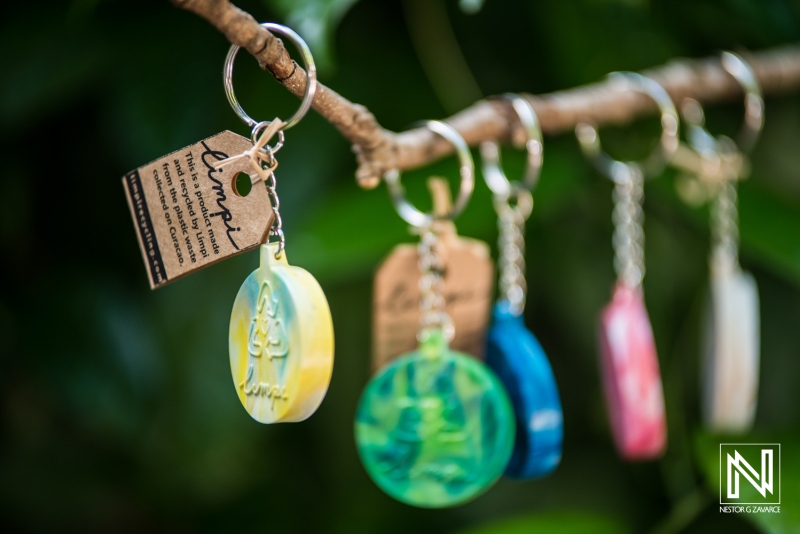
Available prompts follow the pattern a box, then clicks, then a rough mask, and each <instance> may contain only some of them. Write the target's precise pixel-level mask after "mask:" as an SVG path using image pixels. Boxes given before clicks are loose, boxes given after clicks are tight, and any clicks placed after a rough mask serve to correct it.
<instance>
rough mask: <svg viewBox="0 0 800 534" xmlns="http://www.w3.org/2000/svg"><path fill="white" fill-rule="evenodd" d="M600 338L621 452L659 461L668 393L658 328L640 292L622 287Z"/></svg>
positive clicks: (629, 456)
mask: <svg viewBox="0 0 800 534" xmlns="http://www.w3.org/2000/svg"><path fill="white" fill-rule="evenodd" d="M599 337H600V357H601V361H600V363H601V368H602V375H603V386H604V390H605V396H606V404H607V405H608V413H609V418H610V419H611V430H612V434H613V436H614V442H615V444H616V446H617V451H618V452H619V454H620V456H622V457H623V458H625V459H627V460H648V459H653V458H657V457H659V456H661V454H662V453H663V452H664V448H665V447H666V442H667V424H666V416H665V412H664V393H663V390H662V388H661V372H660V371H659V368H658V356H657V355H656V345H655V342H654V341H653V329H652V327H651V326H650V319H649V317H648V316H647V309H646V308H645V306H644V300H643V298H642V293H641V290H640V289H639V288H630V287H628V286H626V285H625V284H624V283H622V282H619V283H618V284H617V286H616V287H615V288H614V295H613V297H612V299H611V302H610V303H609V304H608V305H607V306H606V307H605V308H604V309H603V311H602V313H601V314H600V329H599Z"/></svg>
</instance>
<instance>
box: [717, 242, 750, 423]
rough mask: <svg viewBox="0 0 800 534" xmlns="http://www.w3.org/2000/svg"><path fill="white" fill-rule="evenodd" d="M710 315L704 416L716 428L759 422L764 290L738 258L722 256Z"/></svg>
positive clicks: (718, 262) (718, 257)
mask: <svg viewBox="0 0 800 534" xmlns="http://www.w3.org/2000/svg"><path fill="white" fill-rule="evenodd" d="M711 272H712V274H711V296H710V297H711V298H710V299H709V307H708V310H707V315H706V328H705V351H704V352H705V362H704V366H705V368H704V382H705V387H704V391H703V393H704V396H705V398H704V406H703V407H704V412H705V413H704V416H705V420H706V425H707V426H708V427H709V428H710V429H711V430H713V431H716V432H728V433H741V432H746V431H747V430H749V429H750V427H751V426H752V425H753V420H754V419H755V415H756V404H757V400H758V375H759V372H758V368H759V360H760V358H759V316H758V288H757V286H756V282H755V280H754V279H753V277H752V276H751V275H750V274H748V273H746V272H743V271H742V270H741V268H740V267H739V264H738V262H736V261H735V260H731V259H730V258H728V259H727V261H726V257H725V255H724V254H717V255H716V257H715V258H714V260H713V264H712V270H711Z"/></svg>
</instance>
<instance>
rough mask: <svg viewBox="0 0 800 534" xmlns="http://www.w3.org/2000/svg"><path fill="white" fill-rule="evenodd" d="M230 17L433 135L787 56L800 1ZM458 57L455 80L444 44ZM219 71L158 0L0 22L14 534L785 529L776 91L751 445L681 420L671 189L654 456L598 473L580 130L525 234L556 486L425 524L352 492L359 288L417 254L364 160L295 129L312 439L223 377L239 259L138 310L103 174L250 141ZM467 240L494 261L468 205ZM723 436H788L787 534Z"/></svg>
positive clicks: (8, 15) (375, 5)
mask: <svg viewBox="0 0 800 534" xmlns="http://www.w3.org/2000/svg"><path fill="white" fill-rule="evenodd" d="M353 4H354V5H353ZM240 5H241V7H243V8H244V9H246V10H247V11H249V12H250V13H252V14H253V15H254V16H255V17H256V18H257V19H259V20H264V21H276V22H287V23H289V24H290V25H292V26H294V27H295V28H296V29H298V30H299V31H300V32H301V33H304V34H305V35H306V37H307V39H308V40H309V42H310V43H311V44H312V46H313V48H314V51H315V55H316V57H317V59H318V61H319V63H320V69H321V74H320V79H321V81H322V82H323V83H325V84H327V85H329V86H330V87H332V88H334V89H335V90H337V91H339V92H340V93H342V94H343V95H345V96H346V97H347V98H349V99H350V100H352V101H355V102H359V103H362V104H364V105H366V106H367V107H369V108H370V109H371V110H372V111H373V112H374V113H375V115H376V116H377V117H378V119H379V120H380V122H381V123H382V124H383V125H384V126H386V127H388V128H390V129H394V130H402V129H405V128H407V127H409V125H411V124H413V123H414V122H416V121H418V120H421V119H429V118H443V117H445V116H447V115H448V114H449V113H452V112H454V111H456V110H458V109H460V108H462V107H464V106H465V105H468V104H469V103H471V102H472V101H473V100H475V99H477V98H479V97H480V93H483V94H486V95H490V94H496V93H502V92H507V91H525V92H532V93H543V92H549V91H554V90H559V89H565V88H569V87H572V86H574V85H579V84H583V83H589V82H592V81H595V80H598V79H600V78H601V77H602V76H603V75H604V74H605V73H607V72H609V71H612V70H636V69H642V68H647V67H651V66H655V65H659V64H662V63H664V62H666V61H669V60H670V59H673V58H675V57H702V56H706V55H712V54H715V53H717V52H718V51H719V50H722V49H741V48H747V49H751V50H761V49H765V48H769V47H773V46H778V45H781V44H786V43H792V42H796V41H797V40H798V39H800V2H798V1H792V0H718V1H710V0H699V1H698V0H673V1H667V0H652V1H648V0H570V1H564V0H537V1H531V0H528V1H516V0H513V1H512V0H487V1H486V4H485V5H484V6H483V9H482V10H481V11H480V12H479V13H478V14H474V15H470V14H466V13H465V12H464V11H462V10H461V9H460V8H459V5H458V4H457V3H455V2H454V1H452V0H447V1H446V2H444V3H442V0H427V1H426V0H409V1H408V2H406V3H403V2H399V1H386V0H362V1H360V2H357V3H355V2H354V0H334V1H332V2H325V1H321V0H303V1H298V2H292V1H290V0H270V1H264V2H258V1H255V0H248V1H244V2H241V4H240ZM348 8H349V10H348ZM448 20H449V22H448ZM448 24H451V25H452V34H450V33H448V32H449V30H448ZM410 30H411V31H410ZM315 36H316V37H315ZM451 37H452V38H453V39H451ZM448 39H449V40H448ZM454 42H456V43H457V44H458V45H459V46H460V48H461V51H462V52H463V61H462V60H461V59H460V58H459V51H458V48H457V47H456V48H453V47H452V46H449V47H448V44H447V43H450V45H452V44H453V43H454ZM442 43H444V44H442ZM227 49H228V44H227V42H226V41H225V39H224V38H223V37H222V36H221V35H220V34H219V33H218V32H217V31H216V30H215V29H213V28H212V27H211V26H210V25H209V24H208V23H207V22H205V21H203V20H201V19H199V18H198V17H197V16H195V15H193V14H191V13H188V12H185V11H182V10H178V9H175V8H173V7H172V6H171V5H170V4H169V3H168V2H167V1H166V0H164V1H149V2H136V1H132V0H74V1H71V2H53V1H51V2H4V3H3V4H2V7H0V51H1V52H2V53H0V147H2V150H1V151H0V154H1V155H2V156H1V157H2V171H0V172H1V173H2V175H1V176H2V178H0V180H2V182H1V183H2V194H0V272H2V275H3V276H2V286H0V287H2V289H0V355H2V368H0V527H3V530H4V531H9V530H13V531H29V532H54V531H59V532H61V531H64V532H73V531H74V532H94V531H98V532H108V531H114V532H125V531H132V532H142V531H147V532H160V531H173V532H194V531H200V532H204V531H207V532H216V531H233V530H234V529H236V530H237V531H247V532H262V531H273V532H279V531H283V532H287V531H288V532H348V533H349V532H382V533H384V532H385V533H391V532H398V533H399V532H408V531H414V532H472V533H477V532H501V533H512V532H543V533H544V532H548V533H549V532H553V533H556V532H565V533H567V532H584V533H591V532H651V531H652V532H659V533H670V532H723V531H724V532H756V531H759V529H767V530H769V531H770V532H797V531H799V529H800V503H798V500H797V499H798V498H800V476H799V474H800V428H799V427H798V421H799V420H800V373H798V371H799V370H800V358H798V355H799V354H800V328H798V318H800V291H799V289H800V179H798V171H799V170H800V150H798V134H799V133H800V98H798V96H797V95H794V96H782V97H778V98H767V100H766V129H765V132H764V135H763V138H762V140H761V142H760V143H759V145H758V146H757V147H756V149H755V151H754V154H753V173H752V177H751V178H750V179H749V180H747V181H746V182H745V183H743V184H742V185H741V188H740V197H741V199H740V200H741V234H742V253H741V261H742V264H743V265H744V267H745V268H746V269H747V270H749V271H751V272H752V273H753V274H754V276H755V278H756V279H757V282H758V286H759V290H760V295H761V318H762V368H761V372H762V375H761V377H762V388H761V392H760V397H759V408H758V417H757V421H756V427H755V429H754V430H753V432H752V433H751V434H749V435H747V436H744V437H735V438H730V437H724V436H709V435H706V434H705V433H704V432H703V431H702V428H701V425H700V421H699V411H698V368H699V361H698V346H699V331H700V326H699V325H700V322H701V318H702V310H703V303H704V298H705V292H706V289H707V288H706V286H707V276H708V275H707V261H706V260H707V255H708V241H709V232H708V224H707V209H705V208H692V207H687V206H686V205H684V204H683V203H682V202H681V200H680V199H679V197H678V196H677V194H676V192H675V191H676V190H675V187H674V182H675V176H674V173H671V172H667V173H665V175H664V176H662V177H660V178H658V179H657V180H654V181H652V182H650V183H648V185H647V188H646V205H645V209H646V215H647V220H646V225H645V230H646V235H647V249H646V254H647V268H648V272H647V277H646V279H645V290H646V297H647V304H648V308H649V311H650V315H651V318H652V322H653V327H654V331H655V336H656V341H657V345H658V351H659V356H660V360H661V365H662V372H663V377H664V382H665V393H666V398H667V409H668V421H669V432H670V434H669V450H668V452H667V454H666V456H665V457H664V458H663V460H661V461H658V462H652V463H644V464H628V463H624V462H622V461H620V460H619V459H618V458H617V456H616V454H615V452H614V449H613V447H612V444H611V442H610V439H609V433H608V428H607V423H606V418H605V412H604V406H603V403H602V397H601V392H600V389H599V381H598V376H597V375H598V369H597V363H596V353H595V346H594V345H595V344H594V325H595V320H596V315H597V312H598V310H599V309H600V307H601V306H602V305H603V304H604V302H606V301H607V299H608V298H609V295H610V288H611V285H612V283H613V280H614V273H613V269H612V249H611V243H610V241H611V231H612V228H611V185H610V183H609V182H608V181H607V180H605V179H603V178H602V177H601V176H599V175H597V174H596V173H595V172H594V171H593V170H592V169H591V168H590V167H589V166H588V165H587V164H586V162H585V161H584V159H583V158H582V156H581V154H580V153H579V151H578V149H577V146H576V142H575V140H574V139H573V137H572V136H571V135H563V136H559V137H548V138H547V139H546V141H545V166H544V171H543V175H542V180H541V184H540V186H539V188H538V189H537V191H536V193H535V197H536V207H535V210H534V214H533V216H532V218H531V220H530V221H529V224H528V247H529V248H528V262H529V271H528V275H529V286H530V295H529V304H528V307H527V311H526V314H527V322H528V325H529V326H530V327H531V329H532V330H533V331H534V332H535V333H536V335H537V336H538V337H539V339H540V341H541V343H542V345H543V346H544V348H545V350H546V351H547V353H548V355H549V357H550V359H551V361H552V364H553V367H554V371H555V374H556V377H557V379H558V383H559V387H560V390H561V395H562V401H563V404H564V413H565V425H566V436H565V448H564V459H563V462H562V465H561V467H560V468H559V469H558V470H557V471H556V472H555V473H554V474H553V475H552V476H549V477H547V478H545V479H542V480H537V481H530V482H514V481H508V480H503V481H501V482H500V483H498V484H497V485H496V486H495V487H494V488H493V489H491V490H490V491H489V492H487V493H486V494H485V495H483V496H481V497H480V498H478V499H477V500H475V501H473V502H471V503H469V504H467V505H464V506H461V507H458V508H454V509H449V510H419V509H415V508H411V507H408V506H405V505H402V504H400V503H397V502H395V501H393V500H392V499H390V498H389V497H387V496H386V495H384V494H383V493H381V492H380V491H379V490H378V489H377V487H376V486H374V485H373V484H372V482H371V481H370V480H369V479H368V478H367V476H366V474H365V472H364V470H363V469H362V467H361V465H360V463H359V461H358V458H357V454H356V450H355V446H354V442H353V436H352V419H353V414H354V410H355V406H356V402H357V400H358V397H359V394H360V391H361V389H362V388H363V386H364V384H365V382H366V380H367V379H368V368H369V365H368V358H369V347H370V302H371V301H370V294H371V275H372V272H373V270H374V269H375V267H376V265H377V263H378V262H379V261H380V259H381V257H383V256H384V255H386V254H387V253H388V252H389V250H390V249H391V247H392V246H393V245H395V244H397V243H399V242H402V241H411V240H412V239H413V238H412V237H410V236H409V235H408V234H407V230H406V227H405V225H404V224H403V223H402V221H401V220H400V218H399V217H397V215H396V214H395V213H394V211H393V210H392V208H391V205H390V203H389V201H388V198H387V195H386V192H385V191H384V187H383V186H381V187H380V188H378V189H377V190H374V191H364V190H361V189H360V188H358V187H357V186H356V185H355V183H354V179H353V173H354V170H355V160H354V157H353V155H352V153H351V151H350V148H349V146H348V144H347V142H346V141H344V140H343V139H342V138H341V137H340V136H339V135H338V133H337V132H336V130H335V129H334V128H333V127H331V126H330V125H329V124H327V123H326V122H325V121H323V120H322V119H320V118H319V117H318V116H316V115H314V114H313V113H311V114H309V116H308V117H307V118H306V119H305V120H304V121H303V122H302V123H301V124H300V125H299V126H297V127H296V128H294V129H292V130H290V131H289V132H287V136H286V137H287V144H286V147H285V148H284V149H283V150H282V151H281V153H280V157H279V159H280V169H279V171H278V180H279V189H278V190H279V194H280V197H281V202H282V214H283V219H284V222H285V229H286V233H287V243H288V256H289V259H290V261H291V262H292V263H294V264H296V265H300V266H302V267H305V268H306V269H308V270H309V271H311V272H312V273H313V274H314V275H315V276H316V277H317V278H318V279H319V281H320V282H321V284H322V286H323V288H324V289H325V292H326V294H327V296H328V298H329V300H330V305H331V310H332V313H333V317H334V326H335V332H336V367H335V371H334V374H333V381H332V384H331V388H330V391H329V393H328V396H327V398H326V400H325V402H324V403H323V405H322V407H321V408H320V409H319V411H318V412H317V413H316V414H315V415H314V416H313V417H312V418H311V419H309V420H308V421H307V422H304V423H300V424H285V425H274V426H263V425H260V424H257V423H255V422H254V421H253V420H252V419H251V418H250V417H249V416H248V415H247V413H246V412H245V411H244V410H243V409H242V408H241V406H240V404H239V401H238V399H237V397H236V394H235V391H234V388H233V387H232V384H231V379H230V370H229V363H228V355H227V328H228V317H229V313H230V309H231V305H232V303H233V298H234V296H235V295H236V291H237V290H238V287H239V285H240V284H241V282H242V281H243V280H244V278H245V277H246V276H247V274H248V273H249V272H250V271H251V270H252V269H254V268H255V267H256V266H257V262H258V259H257V253H256V252H251V253H247V254H244V255H241V256H238V257H236V258H233V259H230V260H228V261H225V262H223V263H221V264H219V265H215V266H213V267H210V268H208V269H205V270H203V271H200V272H198V273H196V274H193V275H192V276H190V277H188V278H186V279H183V280H180V281H178V282H176V283H174V284H171V285H169V286H167V287H165V288H163V289H159V290H158V291H155V292H152V291H150V289H149V288H148V285H147V279H146V274H145V270H144V268H143V264H142V259H141V256H140V253H139V249H138V246H137V243H136V238H135V234H134V231H133V227H132V223H131V217H130V214H129V212H128V208H127V206H126V203H125V198H124V194H123V189H122V186H121V181H120V178H121V177H122V175H123V174H124V173H125V172H127V171H129V170H131V169H133V168H135V167H138V166H140V165H142V164H144V163H146V162H148V161H151V160H153V159H155V158H157V157H159V156H161V155H163V154H166V153H168V152H171V151H173V150H176V149H179V148H181V147H183V146H186V145H189V144H191V143H194V142H196V141H198V140H200V139H203V138H205V137H208V136H210V135H213V134H214V133H217V132H219V131H221V130H223V129H231V130H234V131H236V132H239V133H242V134H247V131H246V128H245V127H244V125H243V124H241V123H240V122H239V121H238V119H237V118H236V116H235V115H234V114H233V112H232V111H231V109H230V108H229V107H228V104H227V102H226V100H225V96H224V93H223V90H222V83H221V76H220V73H221V69H222V63H223V58H224V56H225V53H226V52H227ZM417 50H420V51H421V53H419V54H418V53H417ZM454 54H455V55H454ZM423 66H424V67H423ZM470 72H471V74H470ZM426 73H427V74H426ZM442 73H446V75H442ZM473 77H474V80H473ZM235 82H236V89H237V94H238V95H239V99H240V101H241V102H242V103H243V105H244V106H245V108H246V109H247V110H248V112H249V113H250V114H251V115H253V116H254V117H256V118H257V119H271V118H273V117H275V116H276V115H280V116H282V117H286V116H288V114H289V113H291V111H292V110H293V109H294V106H295V105H296V100H295V99H294V98H293V97H291V96H289V95H288V93H287V92H286V91H285V90H283V89H282V88H280V87H279V86H278V85H277V84H276V83H275V82H274V81H273V80H272V79H271V77H270V76H269V75H267V74H264V73H262V72H261V71H260V70H259V69H258V68H257V65H256V64H255V61H253V60H252V58H250V57H248V56H247V54H240V58H239V61H238V62H237V67H236V75H235ZM707 114H708V116H709V122H710V126H711V128H712V129H713V130H714V131H715V132H722V133H733V132H735V131H736V128H737V125H738V123H739V121H740V119H741V114H742V110H741V106H740V105H739V104H738V103H737V105H724V106H717V107H714V108H710V109H708V110H707ZM656 128H657V124H656V121H655V120H654V119H650V120H644V121H642V122H641V124H637V125H635V126H634V127H633V130H634V132H635V133H632V132H631V129H617V130H614V131H607V130H604V132H603V135H604V139H610V140H611V141H612V142H613V143H611V145H612V149H613V150H615V154H617V155H630V156H636V155H639V154H643V153H644V152H646V151H647V148H648V143H650V142H651V141H650V140H651V139H654V137H655V136H656V135H657V132H656ZM506 160H507V168H508V169H509V174H511V173H512V172H519V171H520V169H521V164H522V158H521V155H520V154H517V153H514V152H509V153H508V154H507V156H506ZM432 172H435V173H437V174H444V175H447V176H449V177H451V179H454V178H455V175H456V166H455V165H454V160H444V161H442V162H440V163H438V164H435V165H433V166H431V167H429V168H427V169H423V170H422V171H419V172H413V173H407V174H406V175H405V176H404V180H405V183H407V184H408V186H409V188H410V190H411V194H412V195H413V196H414V198H415V199H416V200H418V201H420V202H422V203H423V204H424V202H425V201H424V198H425V196H426V195H425V192H424V191H425V190H424V178H425V177H426V176H428V175H429V174H431V173H432ZM458 226H459V230H460V232H461V233H462V234H464V235H468V236H472V237H477V238H480V239H484V240H487V241H488V242H490V243H493V242H494V240H495V238H496V230H495V228H496V223H495V216H494V213H493V211H492V207H491V201H490V195H489V193H488V190H487V189H486V187H485V185H484V184H483V183H482V182H480V181H479V183H478V184H477V188H476V192H475V195H474V197H473V199H472V201H471V204H470V205H469V208H468V209H467V211H466V212H465V214H464V215H463V216H462V218H461V219H459V221H458ZM720 441H736V442H739V441H753V442H759V441H761V442H780V443H782V445H783V455H782V459H783V471H782V474H783V478H782V483H783V487H782V493H783V513H782V514H781V515H780V516H746V517H745V516H733V515H722V514H720V513H719V510H718V506H717V505H716V496H717V495H718V493H717V492H718V485H717V484H718V482H717V476H718V472H717V465H718V463H717V462H718V457H717V444H718V443H719V442H720Z"/></svg>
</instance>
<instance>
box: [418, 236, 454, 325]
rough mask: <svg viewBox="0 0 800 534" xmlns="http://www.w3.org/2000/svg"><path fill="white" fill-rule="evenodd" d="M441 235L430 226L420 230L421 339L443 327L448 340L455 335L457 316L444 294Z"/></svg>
mask: <svg viewBox="0 0 800 534" xmlns="http://www.w3.org/2000/svg"><path fill="white" fill-rule="evenodd" d="M438 244H439V235H438V234H437V233H436V231H435V230H434V229H433V228H431V227H430V226H429V227H426V228H422V229H421V230H420V240H419V245H417V251H418V254H419V262H418V266H419V270H420V278H419V293H420V300H419V310H420V331H419V334H418V335H417V338H418V339H419V341H425V340H426V339H427V337H428V335H429V333H430V331H431V330H434V329H441V330H442V332H443V333H444V335H445V337H446V338H447V340H448V341H451V340H452V339H453V336H454V335H455V327H454V326H453V320H452V319H451V318H450V316H449V315H448V314H447V312H446V311H445V305H446V302H445V298H444V262H443V261H442V258H441V256H439V254H438V252H437V251H436V248H437V246H438Z"/></svg>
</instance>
